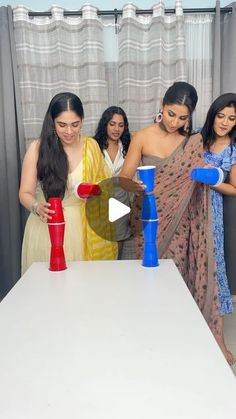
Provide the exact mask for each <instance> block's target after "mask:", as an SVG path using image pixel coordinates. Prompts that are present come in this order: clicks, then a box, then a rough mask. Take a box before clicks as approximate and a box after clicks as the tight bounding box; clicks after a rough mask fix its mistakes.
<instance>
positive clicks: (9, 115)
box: [0, 6, 25, 298]
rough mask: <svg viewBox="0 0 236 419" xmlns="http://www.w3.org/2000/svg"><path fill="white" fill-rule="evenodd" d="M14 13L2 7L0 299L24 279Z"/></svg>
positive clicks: (21, 138) (20, 130) (21, 140)
mask: <svg viewBox="0 0 236 419" xmlns="http://www.w3.org/2000/svg"><path fill="white" fill-rule="evenodd" d="M15 59H16V51H15V44H14V35H13V21H12V10H11V8H10V7H4V6H3V7H0V126H1V130H0V179H1V181H0V223H1V228H0V296H1V298H3V297H4V296H5V295H6V293H7V292H8V291H9V290H10V289H11V287H12V286H13V285H14V284H15V283H16V281H17V280H18V279H19V277H20V255H21V241H22V234H23V228H24V216H25V213H24V211H23V210H22V208H21V206H20V204H19V199H18V189H19V179H20V170H21V160H22V157H23V154H24V135H23V125H22V114H21V105H20V99H19V90H18V84H17V68H16V62H15Z"/></svg>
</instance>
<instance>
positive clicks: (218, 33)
mask: <svg viewBox="0 0 236 419" xmlns="http://www.w3.org/2000/svg"><path fill="white" fill-rule="evenodd" d="M228 6H231V7H232V9H233V11H232V13H226V14H223V13H222V14H221V13H220V1H218V0H217V2H216V14H215V21H214V42H213V69H212V71H213V99H215V98H216V97H217V96H219V95H220V94H222V93H227V92H236V77H235V68H236V48H235V40H236V2H234V3H231V4H229V5H228Z"/></svg>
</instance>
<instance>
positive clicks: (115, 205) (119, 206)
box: [108, 198, 130, 223]
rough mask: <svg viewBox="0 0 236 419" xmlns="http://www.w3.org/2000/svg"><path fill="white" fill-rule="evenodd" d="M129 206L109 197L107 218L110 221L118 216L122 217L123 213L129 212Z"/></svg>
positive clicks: (117, 218)
mask: <svg viewBox="0 0 236 419" xmlns="http://www.w3.org/2000/svg"><path fill="white" fill-rule="evenodd" d="M129 212H130V207H128V205H125V204H123V203H122V202H120V201H118V200H117V199H115V198H109V201H108V219H109V221H110V222H111V223H113V222H114V221H116V220H119V218H121V217H124V215H127V214H129Z"/></svg>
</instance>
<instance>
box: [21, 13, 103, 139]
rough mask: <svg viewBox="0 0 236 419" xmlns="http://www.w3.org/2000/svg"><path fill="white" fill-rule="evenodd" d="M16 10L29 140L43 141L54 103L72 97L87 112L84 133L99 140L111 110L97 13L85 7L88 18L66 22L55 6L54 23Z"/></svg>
mask: <svg viewBox="0 0 236 419" xmlns="http://www.w3.org/2000/svg"><path fill="white" fill-rule="evenodd" d="M28 11H29V10H28V9H27V8H26V7H22V6H19V7H17V8H15V9H14V34H15V42H16V51H17V62H18V71H19V80H20V90H21V98H22V107H23V119H24V128H25V136H26V138H27V139H31V138H35V137H38V136H39V134H40V131H41V126H42V121H43V117H44V114H45V112H46V109H47V106H48V104H49V102H50V100H51V98H52V97H53V96H54V95H55V94H56V93H58V92H62V91H71V92H74V93H76V94H78V96H79V97H80V98H81V100H82V102H83V105H84V108H85V120H84V128H83V129H84V132H85V133H87V134H90V135H93V133H94V130H95V127H96V125H97V121H98V119H99V118H100V115H101V113H102V112H103V110H104V108H105V107H106V106H107V104H108V89H107V82H106V79H105V66H104V48H103V26H102V22H101V20H100V19H99V18H98V15H97V9H96V8H95V7H93V6H90V5H85V6H83V7H82V17H80V16H74V17H64V16H63V11H64V9H63V8H61V7H56V6H53V7H52V8H51V9H50V11H51V13H52V16H51V17H34V18H30V17H29V16H28Z"/></svg>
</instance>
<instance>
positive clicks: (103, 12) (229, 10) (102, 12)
mask: <svg viewBox="0 0 236 419" xmlns="http://www.w3.org/2000/svg"><path fill="white" fill-rule="evenodd" d="M232 11H233V8H232V7H222V8H220V12H221V13H232ZM215 12H216V8H215V7H214V8H199V9H183V13H215ZM122 13H123V10H118V9H114V10H98V11H97V14H98V16H112V15H114V16H115V20H117V16H118V15H122ZM152 13H153V9H146V10H145V9H143V10H141V9H137V10H136V14H137V15H151V14H152ZM165 13H167V14H168V13H169V14H173V13H175V9H165ZM28 15H29V16H30V17H35V16H49V17H50V16H52V12H50V11H48V12H33V11H29V12H28ZM63 15H64V16H82V11H81V10H64V12H63Z"/></svg>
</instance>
